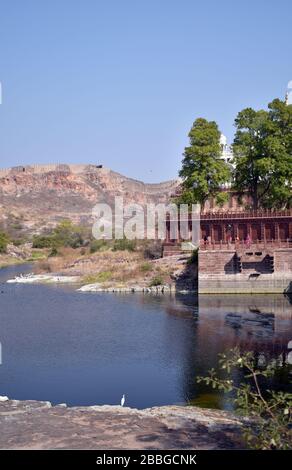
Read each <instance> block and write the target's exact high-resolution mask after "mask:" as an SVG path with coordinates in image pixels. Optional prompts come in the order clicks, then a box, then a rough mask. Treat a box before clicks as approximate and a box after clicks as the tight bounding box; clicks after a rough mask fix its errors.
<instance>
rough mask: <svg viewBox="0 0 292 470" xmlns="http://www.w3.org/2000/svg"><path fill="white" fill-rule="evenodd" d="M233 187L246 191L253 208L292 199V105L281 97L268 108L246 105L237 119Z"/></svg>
mask: <svg viewBox="0 0 292 470" xmlns="http://www.w3.org/2000/svg"><path fill="white" fill-rule="evenodd" d="M235 126H236V133H235V138H234V143H233V151H234V164H235V169H234V174H233V176H234V188H235V189H236V190H237V191H238V192H239V193H241V194H243V193H244V192H245V191H247V192H248V193H249V194H250V196H251V198H252V205H253V209H255V210H257V209H258V208H259V207H285V206H287V205H288V204H289V203H290V201H291V184H292V152H291V149H292V143H291V132H292V106H291V105H290V106H287V105H286V104H285V103H284V102H282V101H280V100H278V99H277V100H274V101H273V102H272V103H270V104H269V110H268V111H264V110H260V111H255V110H254V109H252V108H246V109H244V110H243V111H241V112H239V113H238V115H237V118H236V119H235Z"/></svg>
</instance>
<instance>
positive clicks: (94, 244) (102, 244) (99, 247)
mask: <svg viewBox="0 0 292 470" xmlns="http://www.w3.org/2000/svg"><path fill="white" fill-rule="evenodd" d="M108 247H109V246H108V243H107V242H106V241H105V240H92V241H91V243H90V253H96V252H97V251H103V250H106V249H108Z"/></svg>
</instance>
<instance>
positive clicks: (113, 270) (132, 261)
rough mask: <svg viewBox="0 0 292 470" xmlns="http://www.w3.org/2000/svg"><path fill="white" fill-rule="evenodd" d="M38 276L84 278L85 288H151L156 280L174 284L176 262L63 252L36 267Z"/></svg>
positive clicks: (138, 255)
mask: <svg viewBox="0 0 292 470" xmlns="http://www.w3.org/2000/svg"><path fill="white" fill-rule="evenodd" d="M36 268H37V269H35V272H37V273H44V272H49V273H59V274H64V275H78V276H81V278H82V282H83V283H84V284H93V283H101V284H102V285H103V286H108V287H111V286H120V287H122V286H126V285H127V284H128V283H129V282H130V283H131V284H137V285H141V286H148V285H151V282H152V281H153V280H154V281H155V279H156V281H157V279H159V280H160V281H161V283H167V284H169V283H172V282H173V281H172V279H171V273H172V272H173V270H174V269H175V268H176V267H174V265H173V262H164V261H163V260H162V259H161V260H155V261H152V260H149V261H146V260H145V259H144V257H143V253H142V252H129V251H124V250H123V251H111V250H107V251H99V252H95V253H90V251H89V249H86V250H85V251H84V248H83V250H82V251H81V249H73V248H62V249H61V250H59V255H58V256H54V257H48V258H47V259H46V260H42V261H39V263H37V265H36Z"/></svg>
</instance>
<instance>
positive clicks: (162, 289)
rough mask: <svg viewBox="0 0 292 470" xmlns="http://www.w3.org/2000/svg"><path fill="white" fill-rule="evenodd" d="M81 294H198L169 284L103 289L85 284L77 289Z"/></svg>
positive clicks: (97, 285) (98, 285)
mask: <svg viewBox="0 0 292 470" xmlns="http://www.w3.org/2000/svg"><path fill="white" fill-rule="evenodd" d="M77 290H78V291H80V292H113V293H121V294H123V293H131V292H132V293H135V292H142V293H144V294H147V293H150V294H167V293H169V294H171V293H181V294H188V293H194V292H196V291H195V290H189V289H177V288H176V286H175V285H173V284H169V285H161V286H151V287H147V286H136V285H135V286H127V287H118V286H112V287H103V286H102V285H101V284H99V283H94V284H85V285H84V286H82V287H80V288H79V289H77Z"/></svg>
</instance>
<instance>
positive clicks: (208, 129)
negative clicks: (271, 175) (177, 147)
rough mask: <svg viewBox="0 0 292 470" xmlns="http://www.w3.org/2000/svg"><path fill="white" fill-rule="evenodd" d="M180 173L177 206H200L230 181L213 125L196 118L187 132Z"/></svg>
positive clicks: (227, 167)
mask: <svg viewBox="0 0 292 470" xmlns="http://www.w3.org/2000/svg"><path fill="white" fill-rule="evenodd" d="M189 139H190V146H189V147H186V148H185V151H184V154H183V157H184V158H183V161H182V169H181V171H180V173H179V175H180V176H181V177H182V179H183V183H182V195H181V197H180V198H179V202H184V203H200V204H201V205H202V206H204V204H205V202H206V200H207V199H208V198H209V197H210V196H213V197H215V196H217V195H218V194H219V193H220V192H221V191H222V186H223V185H224V183H226V182H227V181H228V180H229V179H230V168H229V166H228V165H227V164H226V163H225V162H224V161H223V160H222V159H221V147H220V131H219V129H218V126H217V124H216V122H214V121H207V120H206V119H203V118H198V119H196V121H195V122H194V124H193V126H192V128H191V130H190V132H189Z"/></svg>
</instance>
